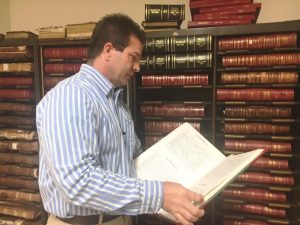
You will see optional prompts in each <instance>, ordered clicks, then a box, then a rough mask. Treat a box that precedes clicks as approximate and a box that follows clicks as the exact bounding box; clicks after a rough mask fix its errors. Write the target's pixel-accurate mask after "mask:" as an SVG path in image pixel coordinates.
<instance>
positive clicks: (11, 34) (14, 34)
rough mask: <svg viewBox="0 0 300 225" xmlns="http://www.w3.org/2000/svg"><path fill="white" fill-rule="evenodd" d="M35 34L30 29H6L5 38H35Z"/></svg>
mask: <svg viewBox="0 0 300 225" xmlns="http://www.w3.org/2000/svg"><path fill="white" fill-rule="evenodd" d="M36 37H37V35H36V34H34V33H32V32H30V31H7V32H6V34H5V39H31V38H36Z"/></svg>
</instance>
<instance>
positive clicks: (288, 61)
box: [130, 20, 300, 225]
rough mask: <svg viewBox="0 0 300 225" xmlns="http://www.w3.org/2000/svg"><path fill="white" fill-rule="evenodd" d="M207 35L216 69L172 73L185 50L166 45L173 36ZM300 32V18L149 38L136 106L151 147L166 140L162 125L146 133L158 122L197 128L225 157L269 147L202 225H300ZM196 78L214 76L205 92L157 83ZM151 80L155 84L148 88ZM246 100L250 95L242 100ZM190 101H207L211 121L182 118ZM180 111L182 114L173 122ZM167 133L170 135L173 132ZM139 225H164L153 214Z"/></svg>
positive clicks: (135, 95) (141, 132)
mask: <svg viewBox="0 0 300 225" xmlns="http://www.w3.org/2000/svg"><path fill="white" fill-rule="evenodd" d="M203 34H210V35H212V49H211V54H212V65H211V67H209V68H188V66H182V67H180V68H179V69H174V66H173V67H172V63H173V64H176V57H173V58H172V56H169V54H175V55H176V54H178V53H179V54H181V53H182V52H178V53H177V52H176V51H173V52H172V50H171V49H172V48H171V47H166V46H170V45H171V42H170V41H167V40H170V39H167V37H173V36H176V37H180V36H190V35H203ZM299 34H300V21H299V20H298V21H287V22H277V23H266V24H251V25H245V26H242V25H241V26H226V27H214V28H198V29H189V30H173V31H161V32H148V33H147V38H148V40H150V41H149V43H150V44H149V43H148V45H146V47H147V48H148V49H147V51H145V53H144V56H143V59H142V60H141V65H142V69H141V72H140V73H139V74H138V75H137V76H136V77H135V79H134V82H133V85H132V97H131V101H132V102H131V103H130V105H131V108H132V114H133V116H134V120H135V123H136V130H137V133H138V136H139V137H140V138H141V140H142V143H143V146H144V148H145V149H146V148H147V147H148V146H149V145H151V144H153V143H154V142H156V141H158V140H159V138H157V137H162V136H164V135H165V133H164V132H162V131H163V129H164V128H163V124H162V125H156V126H158V131H155V130H151V129H150V131H149V129H148V128H147V127H150V128H153V127H155V123H154V125H153V123H152V124H150V125H149V123H147V122H148V121H151V122H153V121H154V122H161V121H167V122H170V121H172V122H174V124H176V123H179V122H183V121H187V122H191V123H193V122H196V123H198V124H200V132H201V133H203V134H204V135H205V136H206V137H207V138H208V139H209V140H210V141H211V142H212V143H213V144H214V145H215V146H216V147H217V148H218V149H219V150H221V151H222V152H223V153H224V154H227V155H228V154H236V153H238V152H242V151H248V150H251V149H255V148H259V147H266V148H269V149H270V150H269V152H268V153H266V154H265V155H264V157H262V159H260V160H259V161H257V162H256V163H255V164H254V165H252V166H251V167H250V168H249V169H248V170H247V171H246V172H245V173H244V174H242V175H241V176H240V178H239V179H238V180H236V181H235V182H234V183H233V184H232V185H230V187H229V188H227V189H226V190H225V191H224V192H223V193H222V194H220V195H219V196H218V197H217V198H216V199H215V201H214V202H213V203H212V204H211V205H210V206H209V207H210V208H209V210H206V213H208V215H209V216H208V217H205V218H204V219H203V220H202V223H204V224H218V225H219V224H226V225H229V224H246V223H247V224H248V223H249V224H300V218H299V216H298V214H297V213H296V212H299V205H300V198H299V194H300V183H299V178H300V177H299V174H300V168H299V166H297V162H299V156H300V155H299V153H298V152H297V150H298V148H299V143H300V142H299V141H300V137H299V131H300V119H299V110H300V107H299V106H300V103H299V100H300V99H299V97H300V95H299V92H300V89H299V87H300V85H299V65H300V62H299V53H300V50H299V49H300V48H299V47H300V45H299V44H300V42H299V39H300V38H299ZM228 40H230V41H231V42H230V41H229V42H228ZM232 40H235V42H234V41H232ZM226 41H227V42H226ZM222 43H223V49H222V48H221V47H222V46H221V45H222ZM245 43H246V44H245ZM257 43H258V44H257ZM255 44H256V46H255ZM220 46H221V47H220ZM224 46H225V47H224ZM232 46H233V47H232ZM237 46H240V47H237ZM245 46H246V47H245ZM149 49H150V51H149ZM194 52H195V51H194V50H188V51H186V52H185V53H189V54H193V53H194ZM202 52H203V51H202ZM169 58H172V59H170V62H171V64H170V65H169V64H168V63H167V62H168V60H169ZM174 61H175V62H174ZM183 61H184V60H183ZM235 61H236V62H237V64H233V62H235ZM254 62H256V63H257V64H258V65H256V66H255V64H254ZM247 63H248V64H247ZM145 65H146V66H145ZM185 65H186V64H185ZM143 67H144V68H143ZM196 72H198V73H203V72H205V73H208V74H209V78H208V85H207V86H204V85H203V86H201V85H200V86H193V85H191V86H189V85H181V86H180V85H178V86H177V85H166V84H163V85H157V84H159V82H161V80H164V79H165V83H168V82H171V83H172V82H173V83H174V82H175V80H174V77H173V76H174V75H175V74H177V75H182V74H184V75H185V76H188V75H190V74H193V73H196ZM236 74H238V75H236ZM148 76H149V77H148ZM147 77H148V78H147ZM165 77H166V78H165ZM232 77H236V78H232ZM145 78H146V79H145ZM151 79H152V82H153V83H154V84H156V85H148V84H147V82H149V80H150V81H151ZM232 79H233V80H232ZM234 79H235V80H234ZM226 80H227V81H226ZM145 82H146V84H147V85H145ZM221 92H225V94H224V93H221ZM226 92H229V93H226ZM232 93H235V94H232ZM251 93H252V94H251ZM230 95H231V96H233V97H228V96H230ZM241 95H246V96H247V95H248V96H252V97H250V99H249V98H245V99H238V97H237V96H241ZM220 96H221V97H220ZM222 96H223V97H222ZM224 96H225V97H224ZM251 98H252V99H251ZM186 102H189V103H200V102H201V103H204V105H205V107H204V108H205V109H204V115H205V116H204V117H203V116H201V115H200V114H199V115H197V116H194V117H193V118H189V117H186V116H182V115H181V114H180V113H179V111H180V107H181V108H184V107H183V105H184V103H186ZM178 103H181V105H180V104H179V105H178ZM176 104H177V105H176ZM193 107H194V109H196V106H195V105H193ZM182 110H183V109H182ZM175 111H176V113H178V114H177V116H172V115H171V114H172V113H174V112H175ZM183 111H184V110H183ZM176 113H175V114H176ZM179 115H180V116H179ZM165 127H168V126H167V125H166V124H165ZM145 128H146V129H145ZM169 128H170V129H168V130H167V131H168V132H169V131H170V130H172V129H173V128H174V127H171V126H170V127H169ZM147 129H148V130H147ZM154 131H155V132H154ZM149 136H150V137H151V136H153V137H154V138H150V139H149ZM241 146H242V147H241ZM251 146H252V147H251ZM247 179H248V181H247ZM263 180H265V182H266V183H263ZM275 180H276V182H277V181H278V180H281V183H276V182H275ZM263 195H268V196H269V197H266V198H263V197H261V196H263ZM249 196H250V197H249ZM251 196H252V197H251ZM251 210H252V211H251ZM264 210H265V211H266V212H264ZM263 213H265V215H264V214H263ZM208 218H209V219H208ZM139 221H142V222H143V223H145V224H151V223H155V224H165V222H163V221H160V220H158V219H156V218H155V219H153V218H150V217H149V216H148V217H146V216H142V217H139ZM145 221H146V222H145ZM199 223H200V224H201V221H199Z"/></svg>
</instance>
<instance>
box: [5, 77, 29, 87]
mask: <svg viewBox="0 0 300 225" xmlns="http://www.w3.org/2000/svg"><path fill="white" fill-rule="evenodd" d="M33 85H34V83H33V81H32V78H20V77H18V78H16V77H1V78H0V86H33Z"/></svg>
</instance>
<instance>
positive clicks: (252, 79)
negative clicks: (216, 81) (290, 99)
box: [221, 71, 298, 84]
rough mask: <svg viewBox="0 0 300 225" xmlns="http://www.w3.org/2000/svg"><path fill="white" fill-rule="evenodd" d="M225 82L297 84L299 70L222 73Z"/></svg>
mask: <svg viewBox="0 0 300 225" xmlns="http://www.w3.org/2000/svg"><path fill="white" fill-rule="evenodd" d="M221 82H222V83H223V84H295V83H297V82H298V72H275V71H272V72H247V73H221Z"/></svg>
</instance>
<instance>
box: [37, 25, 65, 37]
mask: <svg viewBox="0 0 300 225" xmlns="http://www.w3.org/2000/svg"><path fill="white" fill-rule="evenodd" d="M38 31H39V39H57V38H58V39H63V38H65V37H66V28H65V27H63V26H51V27H41V28H39V29H38Z"/></svg>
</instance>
